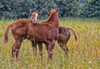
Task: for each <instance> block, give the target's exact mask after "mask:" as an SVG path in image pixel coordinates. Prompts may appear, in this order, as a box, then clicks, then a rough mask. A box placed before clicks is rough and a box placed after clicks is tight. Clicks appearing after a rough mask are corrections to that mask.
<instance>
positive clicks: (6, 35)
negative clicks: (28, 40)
mask: <svg viewBox="0 0 100 69" xmlns="http://www.w3.org/2000/svg"><path fill="white" fill-rule="evenodd" d="M11 27H12V24H10V25H8V27H7V29H6V32H5V34H4V42H5V43H8V41H9V37H8V34H9V29H10V28H11Z"/></svg>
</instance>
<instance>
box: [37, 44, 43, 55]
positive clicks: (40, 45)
mask: <svg viewBox="0 0 100 69" xmlns="http://www.w3.org/2000/svg"><path fill="white" fill-rule="evenodd" d="M38 47H39V53H40V56H41V57H42V55H43V53H42V43H38Z"/></svg>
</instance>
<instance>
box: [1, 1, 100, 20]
mask: <svg viewBox="0 0 100 69" xmlns="http://www.w3.org/2000/svg"><path fill="white" fill-rule="evenodd" d="M30 8H31V9H32V10H33V11H37V12H39V11H42V15H41V16H42V17H47V16H48V14H47V12H46V10H50V9H57V8H59V9H60V11H59V16H60V17H89V18H92V17H97V18H100V0H0V19H2V18H5V19H19V18H28V17H30V12H29V10H30Z"/></svg>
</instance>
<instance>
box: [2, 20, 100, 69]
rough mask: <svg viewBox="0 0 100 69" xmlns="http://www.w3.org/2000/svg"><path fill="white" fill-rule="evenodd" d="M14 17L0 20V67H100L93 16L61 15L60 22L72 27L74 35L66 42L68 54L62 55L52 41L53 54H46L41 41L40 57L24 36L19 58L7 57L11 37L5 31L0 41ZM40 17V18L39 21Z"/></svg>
mask: <svg viewBox="0 0 100 69" xmlns="http://www.w3.org/2000/svg"><path fill="white" fill-rule="evenodd" d="M14 21H16V20H4V19H2V20H0V69H100V21H99V20H97V19H87V18H86V19H80V18H61V19H60V26H64V27H72V28H73V29H74V30H75V31H76V33H77V35H78V38H79V40H78V42H77V43H75V41H74V37H73V35H71V38H70V40H69V42H68V48H69V54H68V55H67V56H66V55H65V53H64V52H63V50H62V49H61V48H60V47H59V45H58V44H57V42H56V44H55V48H54V52H53V57H52V59H51V60H50V61H48V58H47V51H46V48H45V46H44V45H43V60H41V57H40V55H39V51H37V52H38V53H37V56H35V55H34V54H33V50H32V46H31V42H30V41H29V40H24V41H23V43H22V46H21V49H20V55H19V56H20V60H19V61H16V59H13V58H12V57H11V47H12V45H13V43H14V38H13V36H12V35H11V31H10V34H9V42H8V44H4V38H3V36H4V33H5V30H6V28H7V26H8V25H9V24H11V23H13V22H14ZM41 21H43V20H40V21H39V22H41Z"/></svg>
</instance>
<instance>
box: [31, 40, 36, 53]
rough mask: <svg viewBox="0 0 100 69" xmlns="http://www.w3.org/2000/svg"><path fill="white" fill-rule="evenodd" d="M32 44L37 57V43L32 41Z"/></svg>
mask: <svg viewBox="0 0 100 69" xmlns="http://www.w3.org/2000/svg"><path fill="white" fill-rule="evenodd" d="M31 44H32V48H33V53H34V55H36V54H37V42H35V41H31Z"/></svg>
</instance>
